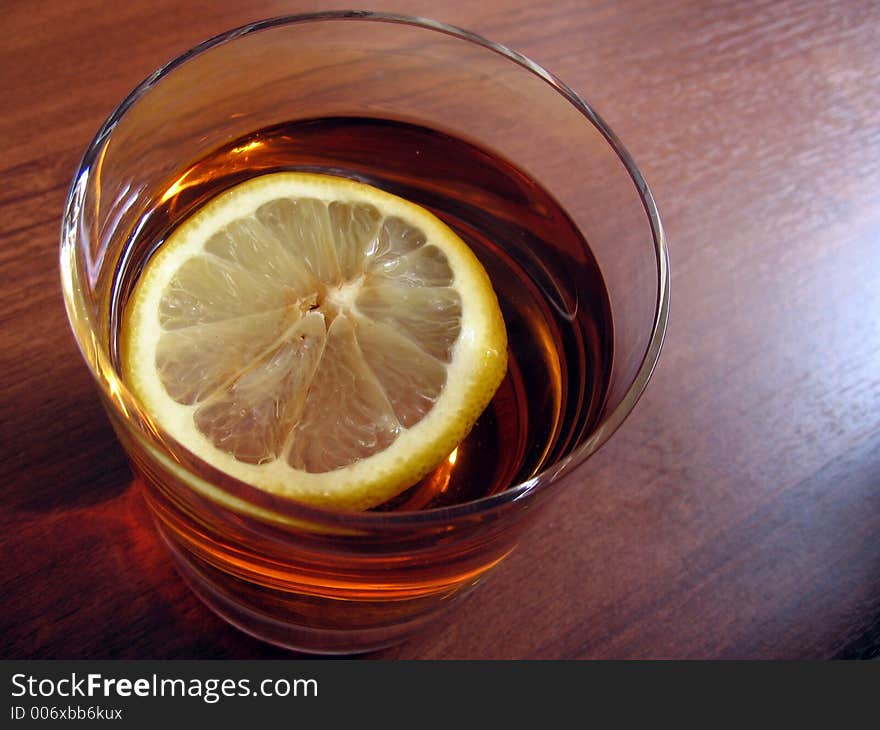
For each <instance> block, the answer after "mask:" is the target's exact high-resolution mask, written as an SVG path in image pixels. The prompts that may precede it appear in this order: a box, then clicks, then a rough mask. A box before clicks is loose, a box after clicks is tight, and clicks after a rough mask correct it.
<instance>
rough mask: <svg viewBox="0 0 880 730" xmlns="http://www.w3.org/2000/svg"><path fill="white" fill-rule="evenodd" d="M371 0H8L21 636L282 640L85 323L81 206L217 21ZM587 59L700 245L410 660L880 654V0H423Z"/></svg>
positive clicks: (5, 358) (682, 248)
mask: <svg viewBox="0 0 880 730" xmlns="http://www.w3.org/2000/svg"><path fill="white" fill-rule="evenodd" d="M345 5H349V3H348V2H340V3H337V2H322V3H305V2H291V1H289V0H276V1H271V0H247V1H244V2H235V3H232V2H230V3H221V2H206V1H199V2H187V3H181V2H179V1H178V0H149V2H140V1H138V2H131V3H118V2H94V1H91V0H88V1H87V0H77V2H69V1H67V0H64V1H61V0H59V1H55V0H53V1H52V2H45V1H40V2H31V1H29V0H6V2H5V3H4V7H3V24H4V33H3V34H2V39H0V91H2V97H0V98H2V100H3V107H2V109H3V110H2V112H0V132H2V134H0V139H2V140H3V151H2V154H0V170H2V186H0V272H2V273H0V283H2V302H3V305H2V317H0V322H2V330H0V338H2V339H0V343H2V347H0V358H2V365H3V370H2V380H0V389H2V398H0V408H2V418H0V428H2V433H0V449H2V454H0V457H2V458H0V464H2V468H3V470H4V475H3V479H2V488H3V498H2V512H0V522H2V525H0V560H2V570H0V585H2V594H0V595H2V604H0V656H2V657H5V658H22V657H31V658H97V657H110V658H114V657H120V658H121V657H127V658H163V657H175V658H184V657H190V658H196V657H198V658H201V657H217V658H224V657H226V658H233V657H234V658H247V657H284V656H288V654H286V653H285V652H283V651H281V650H279V649H275V648H272V647H268V646H265V645H262V644H260V643H258V642H257V641H255V640H252V639H250V638H249V637H247V636H245V635H243V634H240V633H238V632H237V631H235V630H233V629H231V628H229V627H228V626H226V625H225V624H224V623H222V622H221V621H220V620H219V619H217V618H215V617H214V615H213V614H211V613H210V612H209V611H207V610H206V609H205V608H203V607H202V605H201V604H199V603H198V602H197V601H196V599H195V598H193V596H192V595H191V594H190V593H189V591H188V590H187V589H186V588H185V587H184V585H183V583H182V582H181V580H180V579H179V578H178V576H177V575H176V573H175V572H174V570H173V569H172V566H171V562H170V560H169V558H168V556H167V554H166V552H165V550H164V549H163V546H162V545H161V544H160V543H159V540H158V539H157V537H156V535H155V533H154V531H153V529H152V526H151V525H150V523H149V521H148V517H147V514H146V512H145V509H144V506H143V504H142V500H141V498H140V495H139V494H138V493H137V492H136V490H134V489H133V488H132V487H131V476H130V472H129V470H128V468H127V466H126V462H125V459H124V456H123V453H122V450H121V448H120V447H119V446H118V444H117V442H116V440H115V438H114V435H113V433H112V432H111V430H110V427H109V425H108V422H107V420H106V417H105V416H104V414H103V412H102V410H101V407H100V405H99V403H98V398H97V395H96V391H95V389H94V387H93V385H92V382H91V380H90V376H89V374H88V372H87V370H86V367H85V364H84V363H83V362H82V360H81V359H80V357H79V354H78V352H77V350H76V347H75V345H74V341H73V338H72V336H71V334H70V333H69V330H68V326H67V321H66V318H65V315H64V310H63V306H62V300H61V295H60V289H59V283H58V268H57V263H56V262H57V250H58V231H59V220H60V215H61V210H62V204H63V200H64V196H65V194H66V192H67V186H68V184H69V181H70V179H71V176H72V174H73V171H74V169H75V166H76V164H77V162H78V159H79V157H80V155H81V154H82V152H83V150H84V148H85V147H86V145H87V144H88V142H89V140H90V139H91V137H92V135H93V134H94V132H95V130H96V129H97V128H98V126H99V125H100V123H101V122H102V120H103V119H104V117H105V116H106V115H107V114H108V113H109V112H110V110H111V109H112V108H113V107H114V106H115V104H116V103H117V102H118V101H119V100H120V99H121V98H122V97H123V96H124V95H125V94H126V93H127V92H128V91H129V90H130V89H131V88H132V87H133V86H134V85H135V84H136V83H138V82H139V81H140V80H141V79H142V78H143V77H145V76H146V75H147V74H148V73H150V72H151V71H152V70H153V69H154V68H155V67H157V66H158V65H160V64H162V63H163V62H164V61H166V60H167V59H169V58H170V57H172V56H174V55H176V54H178V53H180V52H182V51H184V50H185V49H187V48H189V47H190V46H192V45H194V44H195V43H197V42H198V41H200V40H202V39H204V38H206V37H208V36H211V35H213V34H215V33H217V32H220V31H222V30H225V29H226V28H229V27H233V26H236V25H239V24H242V23H245V22H247V21H250V20H254V19H258V18H261V17H268V16H273V15H279V14H283V13H290V12H298V11H304V10H314V9H317V8H318V7H319V6H320V8H326V9H329V8H334V7H344V6H345ZM381 9H385V10H391V11H398V12H404V13H407V14H413V15H427V16H433V17H436V18H438V19H440V20H444V21H447V22H450V23H453V24H456V25H462V26H465V27H469V28H472V29H473V30H475V31H477V32H479V33H482V34H484V35H487V36H489V37H491V38H493V39H495V40H498V41H500V42H502V43H505V44H507V45H510V46H512V47H513V48H516V49H518V50H520V51H522V52H524V53H525V54H527V55H529V56H531V57H532V58H534V59H535V60H537V61H538V62H540V63H542V64H543V65H545V66H546V67H547V68H549V69H550V70H552V71H554V72H555V73H556V74H558V75H559V76H560V77H562V78H563V79H565V80H566V81H567V82H568V83H569V84H570V85H571V86H572V87H573V88H574V89H575V90H576V91H578V92H579V93H581V94H582V95H583V96H584V97H585V98H587V99H588V100H589V101H590V102H592V103H593V104H594V106H595V107H596V108H597V109H598V110H599V112H600V113H601V114H602V115H603V116H604V117H605V118H606V119H607V121H608V122H609V123H610V124H611V126H612V127H613V128H614V129H615V130H616V131H617V132H618V133H619V135H620V136H621V138H622V139H623V140H624V142H625V144H626V145H627V146H628V148H629V149H630V151H631V152H632V154H633V156H634V157H635V159H636V160H637V162H638V164H639V165H640V167H641V169H642V171H643V172H644V174H645V176H646V178H647V180H648V182H649V184H650V185H651V186H652V189H653V191H654V193H655V196H656V198H657V202H658V205H659V207H660V210H661V214H662V215H663V217H664V220H665V223H666V226H667V230H668V234H669V240H670V246H671V260H672V271H673V282H672V292H673V307H672V316H671V322H670V327H669V332H668V338H667V342H666V346H665V349H664V353H663V356H662V358H661V364H660V367H659V369H658V371H657V372H656V375H655V377H654V379H653V381H652V383H651V385H650V387H649V389H648V392H647V394H646V396H645V397H644V399H643V400H642V401H641V403H640V404H639V406H638V407H637V408H636V410H635V412H634V413H633V414H632V416H631V417H630V419H629V420H628V421H627V423H626V424H625V426H624V427H623V428H622V429H621V430H620V431H619V432H618V433H617V434H616V436H615V437H614V438H613V439H612V441H611V442H610V443H609V444H608V445H606V446H605V447H604V448H603V449H602V450H601V451H600V452H599V454H598V455H597V456H596V457H595V458H594V459H593V460H592V462H591V464H590V467H589V468H588V469H587V470H585V472H584V474H583V479H584V480H589V481H590V482H591V489H590V490H589V491H588V490H586V489H579V488H578V486H577V485H572V487H571V488H569V489H568V490H567V491H566V492H565V493H564V494H563V495H562V496H561V497H560V498H559V499H557V501H556V502H555V504H554V505H553V506H552V507H551V508H550V509H549V510H548V512H547V513H546V514H545V515H544V516H543V519H542V521H541V522H540V524H539V525H538V526H536V527H535V528H534V529H533V530H532V531H531V532H530V533H529V534H528V536H527V538H526V539H525V541H524V542H523V543H522V545H521V546H520V548H519V549H518V550H517V551H515V553H514V554H513V555H512V556H511V557H510V558H509V559H508V560H507V561H506V563H504V564H503V565H502V566H501V567H500V568H499V569H498V570H497V571H495V572H494V573H492V574H491V575H490V576H489V577H488V578H487V579H486V580H485V582H484V585H483V586H482V587H481V588H480V589H479V590H478V591H476V592H474V593H473V594H472V595H471V596H470V597H469V598H468V599H467V600H466V601H465V602H464V603H462V604H461V605H460V606H459V607H458V609H457V610H456V611H454V613H453V614H452V615H451V616H450V617H449V618H448V619H446V620H445V621H444V622H443V623H442V624H440V625H438V626H437V627H436V629H433V630H431V631H429V632H426V633H425V634H423V635H421V636H419V637H418V638H417V639H415V640H413V641H410V642H409V643H407V644H405V645H403V646H400V647H398V648H395V649H393V650H389V651H386V652H382V653H380V654H376V655H373V656H377V657H382V658H645V657H648V658H650V657H701V658H734V657H737V658H743V657H745V658H792V659H822V658H830V657H847V658H858V657H875V656H877V655H878V654H880V55H878V38H880V5H878V4H877V3H876V2H870V0H840V1H839V2H824V1H823V2H804V1H800V0H767V1H765V2H708V1H706V0H690V1H686V0H678V1H670V2H662V3H656V2H654V1H653V0H631V1H628V2H605V1H603V0H595V1H592V2H575V1H570V0H564V1H560V2H555V3H546V4H536V3H534V2H527V1H521V0H491V1H487V2H482V3H457V2H451V1H447V0H430V2H427V1H426V2H421V1H413V2H394V1H393V0H389V1H388V2H383V3H382V4H381Z"/></svg>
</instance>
